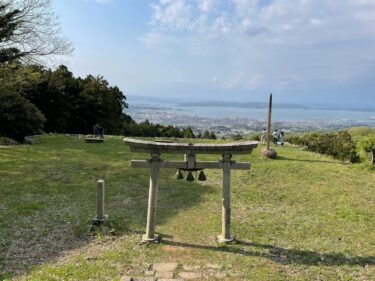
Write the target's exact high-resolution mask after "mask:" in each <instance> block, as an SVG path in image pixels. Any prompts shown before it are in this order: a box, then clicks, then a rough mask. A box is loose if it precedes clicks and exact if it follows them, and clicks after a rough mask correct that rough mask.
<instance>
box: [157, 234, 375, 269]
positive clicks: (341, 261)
mask: <svg viewBox="0 0 375 281" xmlns="http://www.w3.org/2000/svg"><path fill="white" fill-rule="evenodd" d="M161 243H162V244H165V245H170V246H176V247H186V248H193V249H200V250H207V251H215V252H223V253H231V254H235V255H242V256H251V257H262V258H266V259H270V260H272V261H273V262H276V263H279V264H284V265H287V264H300V265H311V266H316V265H318V266H345V265H346V266H348V265H349V266H366V265H370V266H371V265H375V256H364V257H348V256H346V255H344V254H342V253H328V254H320V253H317V252H313V251H305V250H295V249H284V248H280V247H275V246H272V245H267V244H259V243H251V242H243V241H239V240H238V241H236V244H235V245H224V246H217V247H215V246H208V245H197V244H190V243H182V242H177V241H171V240H166V239H162V240H161ZM259 249H262V250H268V253H267V252H262V251H260V250H259Z"/></svg>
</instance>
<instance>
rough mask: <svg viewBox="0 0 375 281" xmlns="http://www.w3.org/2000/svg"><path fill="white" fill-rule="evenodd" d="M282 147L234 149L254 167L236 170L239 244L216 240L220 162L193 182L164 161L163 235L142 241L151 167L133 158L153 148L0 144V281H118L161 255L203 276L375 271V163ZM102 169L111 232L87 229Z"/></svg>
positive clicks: (61, 139) (54, 140) (63, 141)
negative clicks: (274, 155) (271, 151)
mask: <svg viewBox="0 0 375 281" xmlns="http://www.w3.org/2000/svg"><path fill="white" fill-rule="evenodd" d="M277 151H278V154H279V156H280V157H279V158H278V159H277V160H268V159H264V158H262V157H261V156H260V148H258V149H256V150H255V151H253V153H252V155H248V156H242V157H235V159H236V160H237V159H238V160H241V161H249V162H251V163H252V170H251V172H249V171H234V172H233V174H232V175H233V176H232V232H233V234H234V235H235V236H236V238H237V240H238V243H237V244H235V245H227V246H219V245H218V244H217V243H216V235H217V234H219V233H220V229H221V173H220V171H214V170H207V171H206V175H207V178H208V180H207V181H206V182H203V183H201V182H197V181H195V182H192V183H189V182H186V181H177V180H175V179H174V178H173V176H174V174H175V171H174V170H163V171H162V173H161V179H160V183H159V197H158V198H159V199H158V219H157V232H158V233H159V234H160V235H161V236H162V237H163V238H164V239H163V242H162V243H161V244H152V245H142V244H140V243H139V242H140V237H141V234H142V233H143V231H144V228H145V224H146V210H147V196H148V174H147V171H146V170H142V169H131V168H130V160H131V159H145V158H146V157H147V155H142V154H138V155H135V154H131V153H130V152H129V150H128V147H127V146H125V145H124V144H123V143H122V140H121V138H120V137H119V138H108V139H106V142H105V143H104V144H86V143H84V142H83V140H82V139H78V138H71V137H65V136H43V137H38V138H37V144H35V145H31V146H15V147H8V148H0V280H2V279H10V280H13V279H14V280H118V281H119V280H120V278H121V276H124V275H128V276H144V271H145V270H146V269H147V268H148V265H149V264H152V263H155V262H177V263H179V264H181V265H180V267H179V268H178V270H181V268H182V265H186V266H200V268H199V269H196V271H197V272H199V273H202V274H203V277H202V278H200V279H199V280H202V279H204V280H375V171H372V170H371V169H369V168H368V167H367V166H364V165H351V164H347V163H342V162H339V161H335V160H332V159H330V158H326V157H323V156H320V155H317V154H314V153H309V152H305V151H303V150H301V149H299V148H295V147H282V148H281V147H278V148H277ZM164 159H182V156H179V155H168V156H165V158H164ZM198 159H206V160H208V159H211V160H215V159H217V156H204V157H200V158H198ZM99 178H104V179H105V180H106V189H107V190H106V191H107V193H106V207H107V213H108V214H109V215H110V218H111V222H112V228H113V230H112V231H110V233H109V234H105V233H104V234H103V233H91V232H90V222H91V219H92V218H93V217H94V215H95V198H96V197H95V196H96V194H95V192H96V180H98V179H99ZM209 264H215V265H219V266H220V268H219V269H218V271H219V273H220V274H218V273H215V274H216V275H215V274H213V273H212V270H211V269H207V267H209V266H207V265H209ZM197 268H198V267H197Z"/></svg>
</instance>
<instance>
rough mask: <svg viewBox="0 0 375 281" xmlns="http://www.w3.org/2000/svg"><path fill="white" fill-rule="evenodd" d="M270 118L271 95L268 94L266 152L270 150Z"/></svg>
mask: <svg viewBox="0 0 375 281" xmlns="http://www.w3.org/2000/svg"><path fill="white" fill-rule="evenodd" d="M271 117H272V93H271V94H270V101H269V105H268V129H267V150H270V141H271Z"/></svg>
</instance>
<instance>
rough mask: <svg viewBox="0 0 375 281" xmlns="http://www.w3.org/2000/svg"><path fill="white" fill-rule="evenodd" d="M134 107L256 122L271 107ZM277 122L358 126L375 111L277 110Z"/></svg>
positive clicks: (146, 104)
mask: <svg viewBox="0 0 375 281" xmlns="http://www.w3.org/2000/svg"><path fill="white" fill-rule="evenodd" d="M130 105H131V108H132V107H146V108H147V107H150V108H154V110H158V111H159V110H160V111H165V112H173V113H175V114H181V115H190V116H197V117H205V118H235V117H239V118H250V119H255V120H266V119H267V112H268V109H267V108H239V107H223V106H220V107H216V106H190V105H187V106H181V105H180V103H173V102H163V101H147V102H139V101H138V102H135V103H130ZM272 118H273V120H274V121H334V120H340V121H346V120H347V121H356V122H358V123H361V122H364V123H369V122H370V123H373V122H374V123H375V112H366V111H358V110H337V109H336V110H328V109H327V110H325V109H313V108H309V109H298V108H297V109H296V108H293V109H292V108H291V109H289V108H274V109H273V111H272Z"/></svg>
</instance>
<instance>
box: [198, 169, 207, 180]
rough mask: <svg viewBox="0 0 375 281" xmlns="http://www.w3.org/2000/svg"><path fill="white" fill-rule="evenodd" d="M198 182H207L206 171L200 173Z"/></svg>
mask: <svg viewBox="0 0 375 281" xmlns="http://www.w3.org/2000/svg"><path fill="white" fill-rule="evenodd" d="M198 180H199V181H206V180H207V177H206V175H205V174H204V171H203V170H202V171H200V173H199V176H198Z"/></svg>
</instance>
